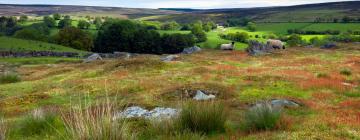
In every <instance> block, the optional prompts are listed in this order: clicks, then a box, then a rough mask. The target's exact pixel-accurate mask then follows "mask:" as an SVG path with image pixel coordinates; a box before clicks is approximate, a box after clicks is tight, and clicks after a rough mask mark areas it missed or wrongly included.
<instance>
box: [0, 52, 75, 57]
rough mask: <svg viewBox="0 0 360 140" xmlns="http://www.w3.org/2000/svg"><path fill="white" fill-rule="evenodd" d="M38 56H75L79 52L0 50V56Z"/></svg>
mask: <svg viewBox="0 0 360 140" xmlns="http://www.w3.org/2000/svg"><path fill="white" fill-rule="evenodd" d="M40 56H52V57H77V56H79V53H74V52H51V51H31V52H12V51H0V57H40Z"/></svg>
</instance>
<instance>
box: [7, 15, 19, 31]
mask: <svg viewBox="0 0 360 140" xmlns="http://www.w3.org/2000/svg"><path fill="white" fill-rule="evenodd" d="M16 25H17V21H16V18H15V17H9V18H7V20H6V28H13V27H15V26H16Z"/></svg>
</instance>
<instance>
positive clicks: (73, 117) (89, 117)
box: [63, 103, 132, 140]
mask: <svg viewBox="0 0 360 140" xmlns="http://www.w3.org/2000/svg"><path fill="white" fill-rule="evenodd" d="M113 108H114V107H113V105H112V104H110V103H106V104H105V105H101V106H97V107H94V108H86V109H84V107H82V106H79V107H77V108H72V109H71V110H70V111H69V112H68V113H64V114H63V120H64V122H65V125H66V130H65V131H66V135H65V136H64V137H65V138H67V139H78V140H128V139H132V136H131V135H130V134H129V133H128V125H127V124H126V122H125V121H123V120H113V111H112V110H113Z"/></svg>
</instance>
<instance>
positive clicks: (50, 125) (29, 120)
mask: <svg viewBox="0 0 360 140" xmlns="http://www.w3.org/2000/svg"><path fill="white" fill-rule="evenodd" d="M62 128H64V127H63V122H62V121H61V119H60V117H59V116H57V115H56V114H54V113H44V112H42V111H40V110H36V111H34V112H33V113H31V114H29V115H27V116H25V118H23V119H22V120H21V121H19V122H18V123H17V124H16V125H15V129H14V130H13V131H11V132H10V133H11V136H12V137H18V136H22V137H33V136H45V135H52V134H54V133H57V132H58V131H59V130H61V129H62Z"/></svg>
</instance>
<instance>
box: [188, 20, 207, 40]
mask: <svg viewBox="0 0 360 140" xmlns="http://www.w3.org/2000/svg"><path fill="white" fill-rule="evenodd" d="M191 33H192V34H193V35H194V36H195V37H196V42H205V41H206V40H207V37H206V33H205V32H204V31H203V28H202V22H201V21H197V22H195V23H194V24H193V26H192V28H191Z"/></svg>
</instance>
